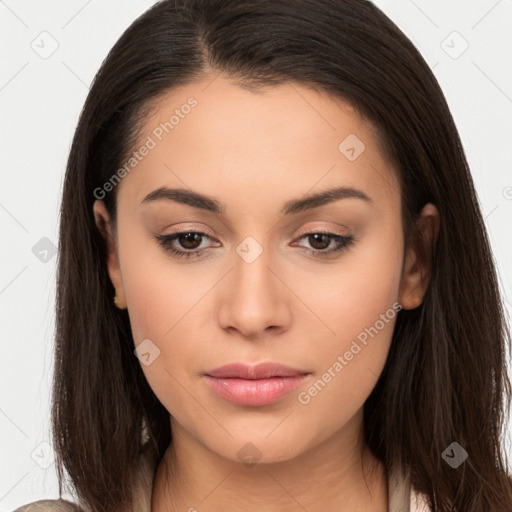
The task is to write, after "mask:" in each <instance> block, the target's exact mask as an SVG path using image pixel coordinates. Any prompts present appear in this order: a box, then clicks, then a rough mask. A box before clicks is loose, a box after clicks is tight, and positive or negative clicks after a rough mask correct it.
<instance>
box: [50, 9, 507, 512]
mask: <svg viewBox="0 0 512 512" xmlns="http://www.w3.org/2000/svg"><path fill="white" fill-rule="evenodd" d="M207 72H208V73H214V74H219V73H222V74H223V75H225V76H229V77H230V78H231V79H232V80H233V81H235V82H236V83H238V84H240V85H241V86H244V87H248V88H250V89H255V90H256V89H257V88H258V87H259V86H261V85H278V84H281V83H285V82H295V83H299V84H305V85H307V86H309V87H314V88H316V89H317V90H322V91H326V92H328V93H330V94H332V95H334V96H336V97H338V98H340V99H344V100H347V101H348V102H350V103H351V104H352V105H354V106H355V107H356V108H357V109H358V111H359V112H360V113H361V114H362V115H364V116H365V117H366V118H368V119H369V120H371V121H372V122H373V124H374V125H375V126H376V127H377V128H378V130H379V133H380V135H381V139H382V141H383V143H384V148H385V151H386V153H387V156H388V157H389V159H390V161H392V162H393V163H394V166H395V167H396V169H397V170H398V172H399V176H400V182H401V191H402V213H403V225H404V235H405V239H406V242H407V243H412V241H413V239H415V232H414V226H415V223H414V220H415V217H416V216H417V215H418V213H419V212H420V210H421V208H422V207H423V206H424V205H425V203H427V202H432V203H434V204H435V205H436V206H437V208H438V210H439V213H440V218H441V226H440V231H439V235H438V239H437V242H436V243H435V245H434V246H433V248H432V251H431V254H430V257H431V259H432V275H431V281H430V284H429V288H428V290H427V293H426V296H425V298H424V301H423V304H422V305H421V306H420V307H419V308H417V309H415V310H409V311H405V310H402V311H400V313H399V315H398V319H397V323H396V327H395V331H394V334H393V340H392V345H391V349H390V353H389V357H388V360H387V362H386V366H385V368H384V371H383V373H382V375H381V377H380V379H379V381H378V383H377V385H376V387H375V389H374V390H373V392H372V394H371V395H370V397H369V398H368V400H367V401H366V403H365V406H364V434H365V441H366V443H367V444H368V445H369V447H370V448H371V450H372V451H373V453H374V454H375V455H376V456H377V457H378V458H379V459H380V460H381V461H383V462H384V463H385V464H386V466H387V467H388V468H390V467H391V466H397V467H401V468H407V469H408V470H409V471H410V474H411V482H412V484H413V485H414V487H415V488H417V489H418V490H420V491H422V492H424V493H425V494H426V495H427V497H428V499H429V500H430V504H431V506H432V508H433V510H434V511H440V512H442V511H449V510H457V511H463V512H484V511H485V512H488V511H490V510H492V511H494V512H496V511H505V510H507V511H510V508H511V504H512V485H511V482H510V480H509V478H508V477H507V467H506V458H505V454H504V452H503V451H502V449H503V445H502V443H503V437H504V434H505V431H504V427H505V419H506V417H507V415H508V410H509V406H510V393H511V386H510V381H509V379H508V376H507V371H506V355H507V349H510V332H509V331H508V328H507V324H506V321H505V319H504V313H503V307H502V303H501V300H500V296H499V288H498V283H497V278H496V272H495V268H494V264H493V258H492V254H491V250H490V244H489V241H488V238H487V234H486V229H485V226H484V221H483V218H482V214H481V212H480V209H479V206H478V201H477V197H476V193H475V189H474V186H473V181H472V178H471V175H470V171H469V168H468V164H467V161H466V157H465V154H464V150H463V147H462V144H461V141H460V138H459V136H458V133H457V129H456V127H455V124H454V121H453V119H452V116H451V114H450V111H449V108H448V106H447V104H446V101H445V98H444V96H443V93H442V91H441V89H440V87H439V85H438V83H437V81H436V79H435V77H434V76H433V74H432V72H431V70H430V69H429V67H428V66H427V64H426V63H425V61H424V59H423V58H422V57H421V55H420V53H419V52H418V51H417V50H416V49H415V47H414V46H413V44H412V43H411V42H410V41H409V40H408V38H407V37H406V36H405V35H404V34H403V33H402V32H401V31H400V30H399V29H398V28H397V27H396V25H395V24H394V23H393V22H391V21H390V20H389V19H388V18H387V17H386V16H385V15H384V14H383V13H382V12H381V11H380V10H379V9H378V8H377V7H376V6H375V5H373V4H372V3H371V2H369V1H364V0H293V1H290V0H265V1H263V0H173V1H170V0H167V1H161V2H158V3H157V4H156V5H154V6H153V7H152V8H150V9H149V10H148V11H147V12H145V13H144V14H143V15H142V16H141V17H140V18H138V19H137V20H136V21H135V22H134V23H133V24H132V25H131V26H130V27H129V28H128V29H127V30H126V32H125V33H124V34H123V35H122V36H121V38H120V39H119V40H118V42H117V43H116V44H115V46H114V47H113V48H112V50H111V51H110V52H109V54H108V56H107V58H106V59H105V61H104V62H103V64H102V66H101V69H100V70H99V72H98V73H97V75H96V77H95V79H94V82H93V84H92V87H91V89H90V92H89V95H88V97H87V100H86V103H85V106H84V108H83V111H82V113H81V116H80V120H79V123H78V127H77V129H76V133H75V136H74V140H73V144H72V147H71V152H70V155H69V161H68V165H67V170H66V176H65V182H64V190H63V198H62V209H61V222H60V244H59V258H58V276H57V317H56V321H57V325H56V352H55V357H56V360H55V376H54V386H53V404H52V423H53V437H54V445H55V449H56V452H57V462H58V466H57V467H58V476H59V484H60V488H61V491H62V489H63V486H64V485H65V483H66V478H65V476H66V475H65V473H66V472H67V474H68V476H69V478H70V481H71V484H72V487H71V489H72V490H74V491H75V492H76V494H77V496H78V498H79V499H80V501H81V503H83V504H85V505H86V506H87V507H89V508H90V509H91V510H92V511H94V512H103V511H109V512H111V511H112V510H124V509H126V510H129V509H130V504H131V486H132V482H133V478H134V471H135V469H136V468H137V465H138V462H139V454H140V452H141V450H142V448H143V445H144V444H145V443H146V441H147V443H146V447H147V449H149V450H152V451H153V453H154V454H155V456H156V458H157V460H158V461H159V460H161V458H162V456H163V453H164V452H165V450H166V448H167V447H168V445H169V443H170V441H171V431H170V425H169V415H168V412H167V411H166V409H165V408H164V407H163V406H162V404H161V403H160V402H159V400H158V399H157V397H156V396H155V395H154V393H153V391H152V390H151V388H150V387H149V385H148V383H147V381H146V379H145V377H144V374H143V372H142V370H141V367H140V363H139V361H138V359H137V358H136V357H135V356H134V353H133V350H134V340H133V338H132V335H131V329H130V323H129V317H128V314H127V312H126V311H120V310H118V309H117V308H116V307H115V306H114V304H113V302H112V297H113V295H114V289H113V287H112V284H111V282H110V279H109V276H108V274H107V271H106V252H105V250H106V248H105V244H104V240H103V238H102V237H101V235H100V233H99V231H98V229H97V228H96V226H95V222H94V217H93V208H92V205H93V203H94V201H95V199H96V198H97V195H95V190H97V188H98V187H101V186H102V185H103V184H104V183H105V182H107V181H108V180H109V178H111V176H112V175H113V174H114V173H115V171H116V170H117V169H119V168H120V167H121V166H122V164H123V162H124V161H126V157H127V155H129V153H130V151H133V147H134V144H135V143H136V141H137V137H138V135H139V132H138V130H139V129H140V126H141V123H142V121H143V119H144V115H145V113H147V108H148V105H150V104H151V103H150V100H154V99H156V98H157V97H158V96H159V95H161V94H163V93H165V92H167V91H169V90H170V89H172V88H174V87H177V86H178V85H183V84H187V83H191V82H193V81H195V80H198V79H201V78H204V77H205V76H206V73H207ZM116 190H117V189H114V191H113V192H111V193H107V194H106V196H105V197H104V201H105V203H106V206H107V209H108V211H109V213H110V216H111V218H112V219H113V220H114V221H115V214H116ZM452 442H457V443H458V444H459V445H461V446H462V447H463V448H464V449H465V450H466V451H467V453H468V458H467V459H466V460H465V462H464V463H463V464H461V465H460V466H459V467H458V468H453V467H451V466H450V465H449V464H447V463H446V462H445V460H443V457H442V453H443V451H444V450H445V449H446V448H447V447H448V446H449V445H450V444H451V443H452ZM123 507H124V508H123Z"/></svg>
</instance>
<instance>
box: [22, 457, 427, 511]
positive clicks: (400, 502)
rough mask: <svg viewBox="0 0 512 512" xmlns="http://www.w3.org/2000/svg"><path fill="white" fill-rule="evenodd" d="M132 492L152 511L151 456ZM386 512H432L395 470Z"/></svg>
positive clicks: (59, 506) (56, 506) (45, 503)
mask: <svg viewBox="0 0 512 512" xmlns="http://www.w3.org/2000/svg"><path fill="white" fill-rule="evenodd" d="M141 460H142V464H141V468H140V472H139V478H137V482H138V484H137V487H136V489H135V493H134V494H135V503H134V507H133V509H134V511H135V512H151V494H152V491H153V479H154V476H155V471H156V461H155V460H154V456H153V457H151V456H149V455H145V456H143V457H142V459H141ZM388 496H389V501H388V512H431V509H430V508H429V507H428V504H427V501H426V499H425V497H424V496H423V495H422V494H419V493H417V492H416V491H415V490H414V488H411V485H410V482H409V479H408V478H407V477H403V476H402V475H401V474H399V473H398V472H396V471H391V473H390V474H389V476H388ZM14 512H90V511H88V510H87V509H86V508H83V507H79V506H78V505H74V504H73V503H70V502H69V501H65V500H40V501H35V502H33V503H29V504H27V505H23V506H22V507H20V508H17V509H16V510H15V511H14Z"/></svg>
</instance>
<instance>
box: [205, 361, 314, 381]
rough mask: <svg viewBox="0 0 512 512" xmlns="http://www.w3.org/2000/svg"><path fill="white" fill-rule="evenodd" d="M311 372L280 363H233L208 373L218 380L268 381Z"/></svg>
mask: <svg viewBox="0 0 512 512" xmlns="http://www.w3.org/2000/svg"><path fill="white" fill-rule="evenodd" d="M307 373H309V372H307V371H303V370H297V369H296V368H291V367H290V366H286V365H284V364H279V363H273V362H268V363H259V364H257V365H254V366H251V365H247V364H244V363H231V364H226V365H224V366H220V367H219V368H215V369H214V370H210V371H208V372H207V373H206V375H209V376H210V377H216V378H239V379H268V378H270V377H291V376H297V375H305V374H307Z"/></svg>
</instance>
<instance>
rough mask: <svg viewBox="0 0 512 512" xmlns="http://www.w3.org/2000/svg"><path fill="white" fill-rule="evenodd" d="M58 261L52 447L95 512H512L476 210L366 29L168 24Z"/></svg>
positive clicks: (113, 66) (79, 187)
mask: <svg viewBox="0 0 512 512" xmlns="http://www.w3.org/2000/svg"><path fill="white" fill-rule="evenodd" d="M59 250H60V259H59V269H58V297H57V299H58V305H57V308H58V309H57V346H56V366H55V381H54V391H53V393H54V394H53V435H54V443H55V448H56V452H57V461H58V470H59V480H60V484H61V490H62V488H63V486H64V484H65V483H66V482H65V480H64V472H67V473H68V475H69V478H70V483H71V490H72V491H74V492H75V493H76V495H77V498H78V499H77V501H78V502H79V503H80V505H79V506H80V510H84V511H94V512H96V511H98V512H99V511H129V510H133V511H137V512H140V511H142V512H150V511H151V512H163V511H169V510H189V511H194V510H199V511H231V510H244V511H256V510H265V511H277V510H279V511H288V510H289V511H292V510H308V511H314V510H333V511H334V510H336V511H342V512H343V511H349V510H350V511H352V510H372V511H379V512H385V511H393V512H395V511H406V510H409V509H410V510H418V511H419V510H432V511H452V510H453V511H464V512H483V511H484V510H485V511H488V510H493V511H506V510H507V511H508V510H510V509H511V506H512V482H511V480H510V478H509V477H508V475H507V466H506V460H505V456H504V453H503V452H502V440H501V437H500V436H501V429H502V427H503V425H504V419H505V406H506V405H508V403H509V401H510V382H509V381H508V378H507V374H506V361H505V353H506V352H505V350H506V347H507V343H509V341H510V335H509V332H508V331H507V326H506V323H505V321H504V318H503V311H502V306H501V302H500V299H499V292H498V285H497V280H496V273H495V269H494V267H493V262H492V255H491V252H490V248H489V242H488V239H487V235H486V231H485V227H484V222H483V219H482V215H481V212H480V209H479V207H478V202H477V199H476V194H475V191H474V186H473V182H472V179H471V176H470V173H469V169H468V165H467V162H466V158H465V155H464V152H463V149H462V145H461V142H460V139H459V136H458V134H457V130H456V127H455V125H454V123H453V120H452V117H451V115H450V112H449V109H448V106H447V105H446V102H445V99H444V96H443V94H442V92H441V90H440V88H439V86H438V84H437V82H436V80H435V78H434V77H433V75H432V73H431V71H430V70H429V68H428V66H427V65H426V63H425V62H424V60H423V59H422V57H421V56H420V54H419V53H418V52H417V50H416V49H415V48H414V47H413V45H412V44H411V42H410V41H409V40H408V39H407V38H406V37H405V36H404V35H403V33H402V32H401V31H400V30H399V29H398V28H397V27H396V26H395V25H394V24H393V23H392V22H391V21H390V20H389V19H388V18H387V17H386V16H385V15H384V14H383V13H382V12H381V11H380V10H379V9H377V8H376V7H375V6H374V5H373V4H371V3H370V2H366V1H362V0H327V1H325V0H322V1H320V0H296V1H294V2H289V1H286V0H269V1H256V0H236V1H235V0H222V1H221V0H176V1H172V2H171V1H162V2H159V3H158V4H156V5H155V6H154V7H152V8H151V9H150V10H148V11H147V12H146V13H145V14H144V15H143V16H141V17H140V18H139V19H138V20H136V21H135V22H134V24H133V25H132V26H131V27H130V28H129V29H128V30H127V31H126V32H125V33H124V34H123V36H122V37H121V38H120V40H119V41H118V42H117V43H116V45H115V46H114V48H113V49H112V50H111V52H110V53H109V55H108V57H107V59H106V60H105V62H104V63H103V65H102V67H101V69H100V71H99V72H98V75H97V76H96V78H95V81H94V83H93V86H92V87H91V90H90V93H89V96H88V98H87V101H86V104H85V107H84V110H83V112H82V115H81V118H80V121H79V124H78V127H77V131H76V134H75V138H74V141H73V146H72V148H71V154H70V157H69V162H68V167H67V172H66V179H65V185H64V191H63V200H62V216H61V231H60V246H59ZM113 297H114V300H112V298H113ZM61 494H62V493H61ZM59 506H60V507H63V508H62V509H63V510H68V509H69V510H77V508H74V506H73V505H71V504H69V503H67V502H64V501H63V500H59V501H46V502H37V503H33V504H31V505H27V506H26V507H25V508H23V507H22V508H21V509H19V510H29V509H30V510H31V511H32V510H60V509H59V508H57V507H59Z"/></svg>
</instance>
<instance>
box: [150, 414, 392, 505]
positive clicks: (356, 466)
mask: <svg viewBox="0 0 512 512" xmlns="http://www.w3.org/2000/svg"><path fill="white" fill-rule="evenodd" d="M357 419H359V420H361V418H360V417H358V418H357ZM353 420H354V423H355V424H357V422H356V418H353ZM361 425H362V422H361V421H359V427H360V426H361ZM353 427H354V425H346V428H344V429H343V431H340V432H338V433H336V435H334V436H332V437H331V438H329V439H327V440H326V441H324V442H323V443H321V444H320V445H316V446H314V447H313V448H310V449H309V450H306V451H304V452H302V453H301V454H299V455H297V456H296V457H294V458H292V459H289V460H286V461H280V462H275V463H259V462H258V463H256V464H253V465H249V464H244V463H241V462H239V461H236V462H235V461H232V460H228V459H225V458H224V457H221V456H219V455H218V454H217V453H214V452H213V451H211V450H209V449H208V448H207V447H205V446H204V445H203V444H200V443H198V442H197V440H196V439H194V438H193V437H191V436H190V435H189V434H188V432H187V431H186V430H184V429H183V428H181V426H180V425H179V424H177V423H176V422H174V423H173V424H172V432H173V441H172V443H171V444H170V445H169V448H168V449H167V451H166V453H165V455H164V458H163V460H162V462H161V464H160V465H159V467H158V469H157V473H156V476H155V482H154V486H153V496H152V507H151V510H152V512H174V511H189V512H195V511H201V512H219V511H223V512H234V511H239V510H244V511H246V512H253V511H254V512H256V511H261V510H265V511H266V512H274V511H275V512H277V511H279V512H288V511H289V512H296V511H298V510H301V509H302V510H307V511H308V512H315V511H322V512H325V511H326V510H336V511H337V512H349V511H354V510H372V511H373V512H386V511H387V503H388V482H387V476H386V472H385V468H384V466H383V464H382V463H381V462H380V461H379V460H378V459H377V458H375V457H374V456H373V454H372V453H371V452H370V450H369V449H368V448H367V447H365V446H364V444H363V441H362V429H361V428H357V429H354V428H353Z"/></svg>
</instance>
